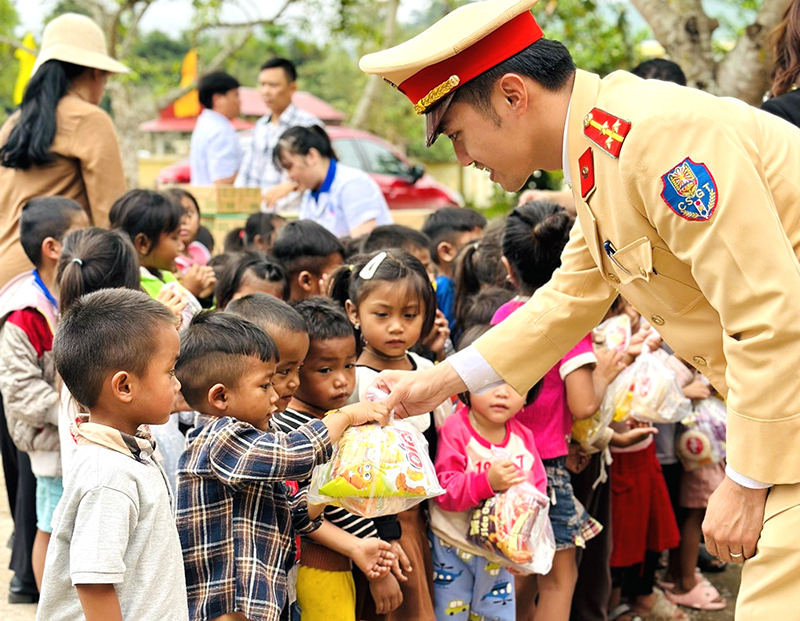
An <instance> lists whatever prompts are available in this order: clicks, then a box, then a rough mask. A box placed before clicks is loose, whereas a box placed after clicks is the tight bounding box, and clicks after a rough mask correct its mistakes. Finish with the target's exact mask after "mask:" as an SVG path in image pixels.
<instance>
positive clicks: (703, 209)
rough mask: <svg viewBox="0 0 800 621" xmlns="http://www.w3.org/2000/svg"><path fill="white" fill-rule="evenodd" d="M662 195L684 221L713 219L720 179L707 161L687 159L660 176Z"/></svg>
mask: <svg viewBox="0 0 800 621" xmlns="http://www.w3.org/2000/svg"><path fill="white" fill-rule="evenodd" d="M661 183H662V189H661V198H663V199H664V202H665V203H666V204H667V205H669V208H670V209H672V211H674V212H675V213H676V214H678V215H679V216H680V217H681V218H683V219H684V220H689V221H692V222H703V221H706V220H710V219H711V216H713V215H714V210H715V209H716V208H717V204H718V203H719V193H718V192H717V182H716V181H714V177H713V175H712V174H711V171H710V170H708V167H707V166H706V165H705V164H702V163H700V164H698V163H696V162H693V161H692V160H691V159H690V158H688V157H687V158H686V159H685V160H683V161H682V162H681V163H680V164H678V165H677V166H675V168H673V169H672V170H670V171H669V172H668V173H667V174H665V175H664V176H663V177H661Z"/></svg>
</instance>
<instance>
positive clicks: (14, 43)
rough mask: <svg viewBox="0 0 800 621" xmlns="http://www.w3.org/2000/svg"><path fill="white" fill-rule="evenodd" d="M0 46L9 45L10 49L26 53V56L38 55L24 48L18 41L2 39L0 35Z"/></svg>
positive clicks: (9, 38) (7, 38) (8, 38)
mask: <svg viewBox="0 0 800 621" xmlns="http://www.w3.org/2000/svg"><path fill="white" fill-rule="evenodd" d="M0 45H10V46H11V48H12V49H15V50H22V51H23V52H28V54H33V55H34V56H36V54H37V53H38V52H37V51H36V50H32V49H31V48H29V47H25V45H24V44H23V43H22V41H20V40H19V39H14V38H11V37H4V36H2V35H0Z"/></svg>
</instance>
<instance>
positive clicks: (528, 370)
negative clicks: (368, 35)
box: [361, 0, 800, 621]
mask: <svg viewBox="0 0 800 621" xmlns="http://www.w3.org/2000/svg"><path fill="white" fill-rule="evenodd" d="M535 2H536V0H490V1H487V2H476V3H472V4H468V5H466V6H464V7H462V8H459V9H457V10H455V11H453V12H452V13H450V14H449V15H447V16H445V17H444V18H443V19H441V20H440V21H439V22H437V23H436V24H434V25H433V26H431V27H430V28H429V29H428V30H426V31H425V32H423V33H422V34H420V35H418V36H417V37H414V38H413V39H411V40H409V41H407V42H405V43H403V44H401V45H398V46H396V47H394V48H392V49H389V50H385V51H382V52H379V53H376V54H371V55H369V56H365V57H364V58H362V60H361V68H362V70H364V71H366V72H368V73H376V74H379V75H382V76H383V77H384V78H385V79H386V80H387V81H388V82H390V83H392V84H393V85H395V86H396V87H397V88H398V89H399V90H400V91H402V92H403V93H404V94H405V95H406V96H407V97H408V98H409V99H410V100H411V102H412V103H413V104H414V107H415V109H416V110H417V112H419V113H421V114H425V115H426V116H425V118H426V124H427V139H428V144H431V143H432V142H433V141H434V140H435V139H436V137H437V135H439V134H444V135H445V136H447V137H448V138H449V139H450V140H451V141H452V143H453V148H454V150H455V153H456V157H457V158H458V161H459V163H460V164H461V165H463V166H468V165H470V164H472V165H475V166H478V167H480V168H484V169H487V170H489V171H490V173H491V178H492V180H493V181H495V182H497V183H499V184H500V185H501V186H502V187H503V188H504V189H506V190H508V191H517V190H519V189H520V188H521V187H522V186H523V184H524V183H525V181H526V180H527V178H528V176H529V175H530V174H531V172H532V171H534V170H537V169H546V170H553V169H563V171H564V176H565V179H566V180H567V182H568V183H569V184H571V187H572V192H573V196H574V198H575V202H576V207H577V212H578V219H577V222H576V225H575V227H574V229H573V231H572V235H571V238H570V242H569V244H568V245H567V247H566V249H565V250H564V253H563V255H562V266H561V268H560V269H559V270H558V271H557V272H556V273H555V275H554V276H553V278H552V280H551V281H550V282H549V283H548V284H547V285H545V286H544V287H542V288H541V289H539V290H538V291H537V292H536V294H535V295H534V296H533V298H532V299H531V300H530V301H529V302H528V303H527V305H526V306H525V307H523V309H520V310H519V311H518V312H517V313H515V314H514V315H512V316H511V317H510V318H509V319H507V320H506V321H504V322H503V323H502V324H500V325H499V326H497V327H495V328H494V329H493V330H492V331H491V332H489V333H488V334H487V335H486V336H484V337H483V338H482V339H480V340H479V341H477V343H476V344H475V345H474V346H473V347H470V348H468V349H465V350H464V351H462V352H459V353H458V354H457V355H455V356H453V357H451V358H449V359H448V362H447V363H445V364H441V365H438V366H437V367H435V368H433V369H430V370H427V371H421V372H415V373H410V372H409V373H404V372H396V371H393V372H385V373H383V374H381V375H380V376H379V378H378V379H377V380H376V383H377V385H378V386H379V387H380V388H382V389H383V390H386V391H388V392H390V393H391V395H390V401H389V403H390V405H391V406H394V407H395V408H396V409H397V410H398V411H399V412H401V413H403V412H405V413H407V414H416V413H421V412H426V411H429V410H430V409H431V408H432V407H433V406H435V405H436V404H438V403H440V402H441V401H442V400H443V399H444V398H446V397H448V396H449V395H452V394H456V393H459V392H462V391H463V390H465V388H468V389H469V390H470V391H473V392H474V391H478V390H480V389H481V388H485V387H488V386H491V385H492V384H494V383H495V382H499V381H501V379H502V380H505V381H507V382H509V383H510V384H511V385H512V386H514V387H515V388H516V389H517V390H518V391H519V392H520V393H521V394H524V393H525V392H526V391H527V390H528V389H529V388H530V387H531V386H532V385H533V384H534V383H535V382H536V381H537V380H538V379H539V378H540V377H542V376H543V375H544V374H545V373H546V372H547V371H548V370H549V369H550V368H551V367H552V366H553V365H554V364H556V362H557V361H558V360H559V359H560V358H561V357H562V356H563V355H564V354H565V353H566V352H567V351H568V350H569V349H570V348H571V347H572V346H573V345H574V344H575V343H576V342H577V341H578V340H579V339H580V338H582V337H583V336H584V335H586V334H587V333H588V332H589V331H591V330H592V328H593V327H595V326H596V325H597V324H598V323H599V321H600V320H601V318H602V317H603V315H604V314H605V312H606V310H607V309H608V307H609V306H610V304H611V302H612V301H613V300H614V299H615V297H616V296H617V295H618V294H622V295H623V296H624V297H625V298H627V299H628V300H629V301H630V302H631V303H632V304H633V305H634V306H635V307H636V308H637V309H638V310H639V311H641V312H642V314H643V315H644V317H645V318H647V319H648V320H649V322H650V323H651V324H652V325H653V326H655V327H656V329H657V330H658V332H659V333H660V334H661V335H662V336H663V337H664V339H665V340H666V342H667V343H668V344H669V345H670V347H672V349H674V350H675V352H676V353H677V354H678V355H680V356H681V357H682V358H684V359H685V360H687V361H689V362H690V363H692V364H693V365H694V366H695V367H696V368H697V369H698V370H699V371H701V372H702V373H703V374H704V375H705V376H706V377H707V378H708V379H709V380H710V382H711V383H712V384H713V385H714V386H715V387H716V389H717V390H718V391H719V392H720V393H721V394H722V395H723V396H724V397H725V399H726V401H727V405H728V469H727V477H726V479H725V481H724V482H723V484H722V485H721V486H720V487H719V489H718V490H717V491H716V493H715V494H714V495H713V496H712V497H711V500H710V502H709V506H708V511H707V517H706V521H705V524H704V532H705V535H706V543H707V546H708V548H709V550H710V551H711V552H712V553H713V554H715V555H717V556H719V557H720V558H721V559H722V560H724V561H728V562H734V563H742V562H744V563H745V565H744V568H743V574H742V587H741V589H740V594H739V601H738V605H737V611H736V614H737V617H736V618H737V619H739V620H741V621H749V620H756V619H757V620H759V621H761V620H765V619H782V620H783V619H800V607H798V606H797V605H796V603H795V602H794V601H793V599H794V596H795V595H796V593H798V592H800V571H799V570H800V450H797V449H798V444H800V442H799V441H798V438H800V390H798V383H799V382H798V380H799V379H800V378H799V377H798V373H799V372H800V263H799V262H798V253H800V181H798V180H800V130H798V129H797V128H795V127H793V126H791V125H789V124H788V123H785V122H784V121H782V120H780V119H777V118H775V117H772V116H771V115H769V114H766V113H763V112H761V111H759V110H756V109H754V108H751V107H750V106H748V105H746V104H744V103H742V102H740V101H735V100H730V99H720V98H716V97H713V96H711V95H708V94H705V93H702V92H700V91H696V90H691V89H687V88H683V87H680V86H676V85H674V84H669V83H666V82H659V81H643V80H641V79H639V78H636V77H634V76H632V75H630V74H628V73H624V72H616V73H612V74H611V75H609V76H608V77H606V78H603V79H600V78H599V77H598V76H596V75H592V74H590V73H586V72H583V71H580V70H576V69H575V67H574V65H573V63H572V59H571V58H570V55H569V53H568V52H567V50H566V49H565V48H564V46H563V45H561V44H560V43H558V42H555V41H551V40H547V39H545V38H543V36H542V31H541V29H540V28H539V26H538V25H537V24H536V22H535V20H534V18H533V16H532V14H531V13H530V8H531V7H532V6H533V4H535ZM762 524H763V530H762ZM759 536H760V540H759ZM757 543H758V545H757V546H756V544H757Z"/></svg>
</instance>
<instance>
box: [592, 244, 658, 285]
mask: <svg viewBox="0 0 800 621" xmlns="http://www.w3.org/2000/svg"><path fill="white" fill-rule="evenodd" d="M610 244H611V242H606V243H605V245H604V246H605V247H604V250H605V253H606V257H607V258H608V260H609V261H610V262H611V269H612V270H614V273H615V274H616V275H617V278H618V279H619V283H620V284H621V285H628V284H630V283H632V282H633V281H635V280H639V279H643V280H649V279H650V276H651V272H652V269H653V247H652V244H651V243H650V240H649V239H648V238H647V237H642V238H641V239H637V240H636V241H635V242H631V243H630V244H627V245H626V246H623V247H622V248H620V249H619V250H616V249H614V248H613V246H611V245H610Z"/></svg>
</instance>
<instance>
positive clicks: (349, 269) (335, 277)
mask: <svg viewBox="0 0 800 621" xmlns="http://www.w3.org/2000/svg"><path fill="white" fill-rule="evenodd" d="M360 258H361V255H356V256H355V257H352V259H351V260H352V261H358V260H359V259H360ZM354 269H355V266H354V265H353V264H352V263H350V264H345V265H342V266H341V267H339V268H338V269H337V270H336V271H335V272H333V274H332V275H331V280H330V284H329V285H328V286H329V289H328V295H329V296H330V297H331V298H332V299H333V301H334V302H337V303H338V304H340V305H341V307H342V308H345V304H346V302H347V300H349V299H350V283H351V280H352V278H353V270H354Z"/></svg>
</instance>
